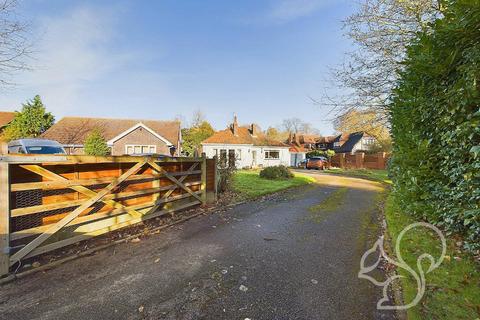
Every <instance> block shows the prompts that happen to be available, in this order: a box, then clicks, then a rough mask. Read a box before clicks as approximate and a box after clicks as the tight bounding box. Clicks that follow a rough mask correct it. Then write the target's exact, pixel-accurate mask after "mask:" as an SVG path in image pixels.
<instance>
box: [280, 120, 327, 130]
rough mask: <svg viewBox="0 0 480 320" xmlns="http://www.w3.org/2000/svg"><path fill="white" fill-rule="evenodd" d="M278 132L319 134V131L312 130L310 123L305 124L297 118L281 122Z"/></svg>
mask: <svg viewBox="0 0 480 320" xmlns="http://www.w3.org/2000/svg"><path fill="white" fill-rule="evenodd" d="M280 130H281V131H286V132H288V133H304V134H319V131H318V130H317V129H316V128H314V127H313V126H312V124H311V123H308V122H305V121H303V120H301V119H299V118H289V119H285V120H283V122H282V125H281V126H280Z"/></svg>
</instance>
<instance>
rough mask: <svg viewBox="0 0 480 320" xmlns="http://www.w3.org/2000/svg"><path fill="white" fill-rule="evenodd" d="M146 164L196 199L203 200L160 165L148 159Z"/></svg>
mask: <svg viewBox="0 0 480 320" xmlns="http://www.w3.org/2000/svg"><path fill="white" fill-rule="evenodd" d="M147 164H148V165H150V166H151V167H152V168H153V169H155V171H157V172H158V173H163V174H164V175H165V176H166V177H167V178H168V179H170V181H172V182H173V183H175V184H176V185H178V186H179V187H180V188H182V189H183V190H185V191H187V192H188V193H190V194H191V195H192V196H194V197H195V198H197V200H199V201H201V202H203V201H202V198H201V197H199V196H198V195H196V194H195V193H193V191H192V190H190V189H189V188H187V187H186V186H185V185H184V184H183V183H181V182H180V181H178V180H177V179H176V178H175V177H173V176H172V175H170V174H169V173H168V172H167V171H165V169H163V168H162V167H160V166H159V165H158V164H156V163H155V162H153V161H148V162H147Z"/></svg>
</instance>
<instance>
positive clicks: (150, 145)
mask: <svg viewBox="0 0 480 320" xmlns="http://www.w3.org/2000/svg"><path fill="white" fill-rule="evenodd" d="M129 147H132V148H133V153H128V148H129ZM135 147H140V150H141V149H142V148H143V147H147V148H148V151H149V152H148V153H157V146H156V145H154V144H126V145H125V154H128V155H131V154H136V153H135ZM152 147H153V152H150V149H151V148H152ZM140 153H143V152H140Z"/></svg>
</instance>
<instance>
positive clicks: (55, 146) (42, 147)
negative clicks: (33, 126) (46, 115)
mask: <svg viewBox="0 0 480 320" xmlns="http://www.w3.org/2000/svg"><path fill="white" fill-rule="evenodd" d="M8 153H11V154H67V153H66V152H65V149H63V147H62V145H61V144H60V143H58V142H57V141H53V140H46V139H19V140H13V141H10V142H9V143H8Z"/></svg>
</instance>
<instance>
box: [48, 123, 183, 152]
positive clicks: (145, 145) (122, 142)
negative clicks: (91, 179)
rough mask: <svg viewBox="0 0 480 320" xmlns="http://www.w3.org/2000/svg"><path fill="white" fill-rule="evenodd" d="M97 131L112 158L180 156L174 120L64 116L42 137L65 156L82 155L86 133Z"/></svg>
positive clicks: (177, 130) (178, 130) (179, 141)
mask: <svg viewBox="0 0 480 320" xmlns="http://www.w3.org/2000/svg"><path fill="white" fill-rule="evenodd" d="M94 129H98V130H100V132H101V133H102V135H103V137H104V138H105V139H106V140H107V144H108V146H109V147H110V150H111V154H112V155H124V154H142V153H156V154H165V155H171V152H173V151H174V155H179V154H180V151H181V150H180V148H181V145H180V143H181V131H180V122H178V121H157V120H133V119H108V118H83V117H65V118H62V119H61V120H60V121H58V122H57V123H55V124H54V125H53V126H52V127H51V128H50V129H48V130H47V131H46V132H45V133H43V134H42V138H45V139H51V140H56V141H58V142H60V143H61V144H62V145H63V146H64V147H65V149H66V150H67V152H68V153H70V154H83V153H84V150H83V143H84V141H85V139H86V137H87V136H88V134H89V133H90V132H91V131H92V130H94Z"/></svg>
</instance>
